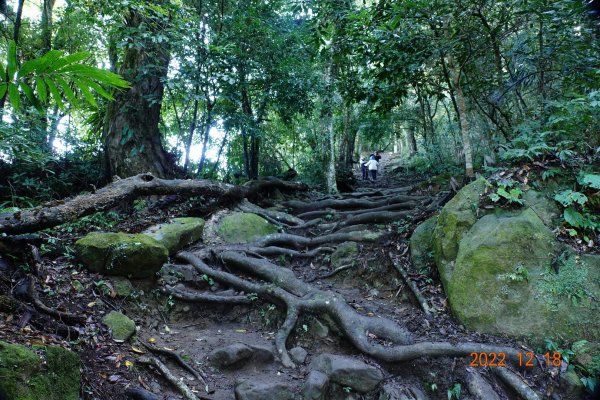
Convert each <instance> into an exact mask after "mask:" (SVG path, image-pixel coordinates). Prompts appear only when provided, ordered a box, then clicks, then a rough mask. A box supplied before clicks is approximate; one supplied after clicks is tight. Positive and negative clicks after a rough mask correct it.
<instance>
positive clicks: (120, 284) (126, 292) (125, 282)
mask: <svg viewBox="0 0 600 400" xmlns="http://www.w3.org/2000/svg"><path fill="white" fill-rule="evenodd" d="M110 282H111V283H112V286H113V289H115V293H116V294H117V296H119V297H129V296H130V295H131V292H132V291H133V285H132V284H131V281H130V280H129V279H127V278H123V277H115V278H112V279H111V280H110Z"/></svg>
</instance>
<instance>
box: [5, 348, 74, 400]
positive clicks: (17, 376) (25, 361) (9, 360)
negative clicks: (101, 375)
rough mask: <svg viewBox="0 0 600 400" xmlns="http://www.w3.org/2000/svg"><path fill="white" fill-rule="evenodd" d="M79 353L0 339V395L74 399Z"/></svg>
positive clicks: (23, 399) (20, 399)
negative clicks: (34, 348) (28, 345)
mask: <svg viewBox="0 0 600 400" xmlns="http://www.w3.org/2000/svg"><path fill="white" fill-rule="evenodd" d="M79 367H80V361H79V356H78V355H77V354H76V353H74V352H72V351H70V350H66V349H63V348H62V347H56V346H48V347H39V348H37V349H36V351H34V350H32V349H30V348H28V347H25V346H21V345H17V344H10V343H6V342H2V341H0V399H10V400H38V399H44V400H77V399H79V386H80V383H81V374H80V372H79Z"/></svg>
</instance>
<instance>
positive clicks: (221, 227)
mask: <svg viewBox="0 0 600 400" xmlns="http://www.w3.org/2000/svg"><path fill="white" fill-rule="evenodd" d="M216 233H217V235H218V236H219V237H220V238H221V239H222V240H224V241H225V242H227V243H248V242H251V241H253V240H254V239H258V238H259V237H261V236H266V235H270V234H272V233H277V228H276V227H275V226H274V225H272V224H271V223H269V221H267V220H266V219H264V218H263V217H261V216H258V215H256V214H252V213H245V212H234V213H232V214H229V215H226V216H225V217H223V218H222V219H221V220H220V221H219V223H218V226H217V229H216Z"/></svg>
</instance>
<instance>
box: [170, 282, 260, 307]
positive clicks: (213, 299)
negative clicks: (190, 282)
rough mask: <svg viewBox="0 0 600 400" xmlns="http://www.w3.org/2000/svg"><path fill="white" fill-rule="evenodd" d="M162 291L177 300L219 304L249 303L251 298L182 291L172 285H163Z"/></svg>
mask: <svg viewBox="0 0 600 400" xmlns="http://www.w3.org/2000/svg"><path fill="white" fill-rule="evenodd" d="M162 290H163V292H164V293H166V294H168V295H171V296H173V297H174V298H176V299H178V300H184V301H190V302H195V303H199V302H201V303H220V304H251V303H252V300H250V299H249V298H248V296H222V295H218V294H212V293H201V292H188V291H186V292H183V291H181V290H178V289H175V288H174V287H172V286H165V287H164V288H163V289H162Z"/></svg>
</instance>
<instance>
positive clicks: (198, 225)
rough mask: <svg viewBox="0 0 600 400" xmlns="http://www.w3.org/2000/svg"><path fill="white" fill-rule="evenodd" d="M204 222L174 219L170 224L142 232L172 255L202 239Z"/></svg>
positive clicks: (200, 219) (198, 219)
mask: <svg viewBox="0 0 600 400" xmlns="http://www.w3.org/2000/svg"><path fill="white" fill-rule="evenodd" d="M203 230H204V220H203V219H202V218H192V217H186V218H174V219H173V220H172V221H171V222H170V223H165V224H159V225H155V226H152V227H150V228H148V229H147V230H145V231H144V233H145V234H146V235H148V236H150V237H151V238H153V239H155V240H157V241H158V242H159V243H160V244H162V245H163V246H165V247H166V248H167V250H169V253H170V254H173V253H175V252H177V251H179V250H181V249H182V248H184V247H185V246H187V245H189V244H192V243H194V242H196V241H198V240H200V239H201V238H202V232H203Z"/></svg>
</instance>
